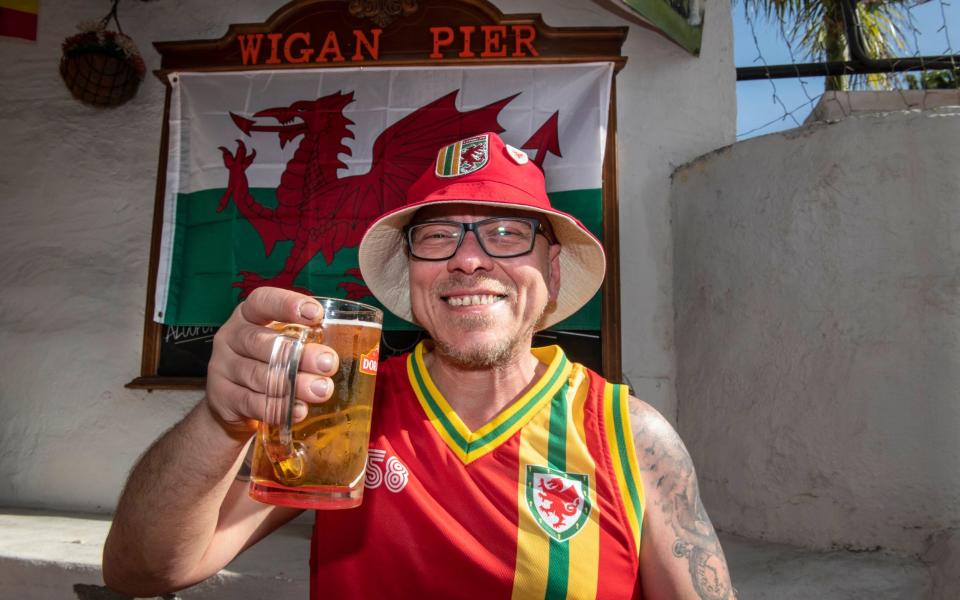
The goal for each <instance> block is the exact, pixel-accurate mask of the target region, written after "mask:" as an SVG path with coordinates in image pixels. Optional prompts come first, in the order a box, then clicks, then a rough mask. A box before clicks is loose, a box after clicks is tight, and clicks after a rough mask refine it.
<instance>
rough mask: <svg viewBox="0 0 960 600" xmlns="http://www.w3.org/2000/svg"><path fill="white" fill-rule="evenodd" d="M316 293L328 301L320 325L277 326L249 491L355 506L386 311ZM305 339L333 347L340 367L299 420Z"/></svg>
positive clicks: (286, 500)
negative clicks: (296, 406) (323, 396)
mask: <svg viewBox="0 0 960 600" xmlns="http://www.w3.org/2000/svg"><path fill="white" fill-rule="evenodd" d="M314 299H315V300H317V301H318V302H319V303H320V304H321V306H323V322H322V323H321V324H320V325H318V326H306V325H297V324H291V323H273V324H272V325H271V327H272V328H273V329H275V330H277V331H278V335H277V339H276V341H275V342H274V345H273V353H272V355H271V357H270V366H269V368H268V372H267V386H266V396H267V413H266V418H265V419H264V420H263V421H262V422H261V423H260V428H259V431H258V433H257V436H256V439H255V441H254V450H253V463H252V465H251V472H250V496H251V497H252V498H253V499H254V500H258V501H260V502H266V503H269V504H279V505H282V506H294V507H297V508H312V509H334V508H352V507H355V506H359V505H360V502H361V501H362V500H363V479H364V472H365V469H366V463H367V444H368V443H369V440H370V416H371V409H372V407H373V390H374V385H375V383H376V377H377V364H378V362H379V358H380V333H381V329H382V323H383V312H382V311H380V310H379V309H376V308H374V307H372V306H368V305H366V304H361V303H359V302H351V301H349V300H339V299H336V298H319V297H318V298H314ZM307 343H322V344H325V345H327V346H329V347H331V348H333V349H334V350H335V351H336V352H337V354H338V355H339V356H340V368H339V369H338V370H337V372H336V374H334V375H333V377H332V379H333V386H334V390H333V396H331V397H330V399H329V400H327V401H326V402H322V403H319V404H314V403H309V404H307V407H308V409H307V410H308V412H307V417H306V418H305V419H303V420H302V421H300V422H299V423H293V403H294V399H295V397H296V377H297V371H298V369H299V365H300V355H301V353H302V352H303V347H304V344H307Z"/></svg>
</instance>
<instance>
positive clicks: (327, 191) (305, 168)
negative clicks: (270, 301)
mask: <svg viewBox="0 0 960 600" xmlns="http://www.w3.org/2000/svg"><path fill="white" fill-rule="evenodd" d="M457 94H458V91H456V90H455V91H453V92H451V93H449V94H447V95H445V96H442V97H440V98H438V99H436V100H434V101H433V102H431V103H429V104H427V105H426V106H423V107H421V108H419V109H417V110H416V111H414V112H412V113H411V114H409V115H407V116H406V117H404V118H402V119H400V120H399V121H397V122H396V123H394V124H393V125H391V126H389V127H387V128H386V129H385V130H384V131H383V132H382V133H381V134H380V135H379V136H378V137H377V139H376V140H375V142H374V144H373V153H372V164H371V168H370V171H369V172H367V173H365V174H360V175H351V176H348V177H343V178H339V177H338V176H337V171H338V170H339V169H345V168H346V167H347V165H346V164H345V163H344V162H343V161H342V160H340V158H339V157H340V155H341V154H342V155H346V156H350V155H351V150H350V148H349V147H347V146H346V145H345V144H344V143H343V141H344V140H345V139H352V138H353V137H354V135H353V132H351V131H350V130H349V129H348V126H350V125H352V124H353V121H351V120H350V119H348V118H347V117H346V116H344V114H343V111H344V109H345V108H346V106H347V105H348V104H350V103H351V102H353V92H349V93H342V92H337V93H334V94H330V95H327V96H323V97H320V98H317V99H316V100H301V101H297V102H294V103H293V104H291V105H290V106H285V107H278V108H268V109H265V110H261V111H259V112H257V113H256V114H254V115H252V116H253V119H248V118H245V117H242V116H239V115H236V114H234V113H231V114H230V116H231V117H232V119H233V122H234V123H235V124H236V125H237V127H238V128H239V129H240V130H241V131H242V132H243V133H244V134H245V135H247V136H250V135H251V134H252V133H254V132H267V133H276V134H277V136H278V138H279V142H280V147H281V148H283V147H284V146H285V145H286V144H288V143H290V142H292V141H293V140H294V139H296V138H297V137H301V136H302V139H301V140H300V142H299V145H298V146H297V149H296V151H295V152H294V155H293V157H292V158H291V159H290V161H289V162H288V163H287V165H286V168H285V169H284V171H283V174H282V176H281V178H280V185H279V187H278V188H277V191H276V198H277V205H276V207H275V208H270V207H267V206H264V205H263V204H260V203H259V202H257V201H256V200H255V199H254V198H253V197H252V196H251V194H250V191H249V183H248V180H247V176H246V170H247V169H248V168H249V167H250V165H252V164H253V162H254V160H255V158H256V150H252V151H250V152H248V150H247V146H246V144H244V142H243V141H241V140H237V148H236V151H235V152H231V151H230V150H229V149H227V148H226V147H223V146H221V147H220V151H221V152H222V153H223V164H224V166H225V167H226V168H227V170H228V172H229V181H228V184H227V189H226V191H225V192H224V194H223V196H222V197H221V199H220V204H219V206H218V208H217V211H218V212H221V211H223V210H224V209H225V208H226V207H227V205H228V203H229V202H230V200H231V199H232V200H233V201H234V203H235V204H236V206H237V209H238V211H239V212H240V214H241V215H242V216H243V217H244V218H246V219H247V220H248V221H249V222H250V224H251V225H253V227H254V228H255V229H256V231H257V233H258V234H259V236H260V238H261V240H262V242H263V247H264V250H265V252H266V254H267V255H268V256H269V255H270V254H271V253H272V252H273V249H274V246H275V245H276V243H277V242H279V241H283V240H292V241H293V246H292V249H291V251H290V255H289V256H288V257H287V259H286V262H285V264H284V266H283V269H282V270H281V271H280V272H279V273H277V274H276V275H273V276H272V277H264V276H263V275H261V274H258V273H254V272H251V271H243V272H241V273H240V275H241V278H242V279H241V280H240V281H238V282H236V283H234V286H235V287H238V288H240V298H245V297H246V296H247V295H248V294H249V293H250V292H252V291H253V290H254V289H256V288H258V287H260V286H268V285H269V286H275V287H282V288H287V289H297V290H298V291H301V292H304V293H310V291H309V290H303V289H298V288H297V287H296V286H295V285H294V280H295V279H296V277H297V275H298V274H299V273H300V271H301V270H303V268H304V267H305V266H306V265H307V263H308V262H310V260H311V259H312V258H313V257H314V256H316V255H317V254H318V253H322V254H323V257H324V259H325V260H326V262H327V264H328V265H329V264H331V262H332V261H333V257H334V255H335V254H336V253H337V251H339V250H340V249H341V248H349V247H355V246H357V245H358V244H359V243H360V239H361V238H362V237H363V233H364V231H366V229H367V226H368V225H369V224H370V223H371V222H372V221H373V220H374V219H376V218H377V217H378V216H380V215H381V214H383V213H385V212H387V211H389V210H391V209H394V208H397V207H399V206H401V205H402V204H403V203H404V200H405V196H406V192H407V188H408V187H409V186H410V185H411V184H412V183H413V182H414V181H415V180H416V179H417V177H419V176H420V174H422V173H423V171H424V170H425V169H426V168H427V167H428V166H429V165H430V164H432V163H433V161H434V159H435V157H436V152H437V150H438V149H439V148H441V147H442V146H445V145H447V144H450V143H453V142H455V141H456V140H458V139H462V138H465V137H468V136H472V135H477V134H480V133H483V132H486V131H493V132H497V133H500V132H502V131H503V128H502V127H500V125H499V123H498V122H497V117H498V116H499V114H500V111H501V110H502V109H503V108H504V107H505V106H506V105H507V104H509V103H510V101H511V100H513V99H514V98H515V97H516V96H517V95H518V94H514V95H512V96H508V97H505V98H501V99H500V100H497V101H495V102H493V103H491V104H488V105H486V106H483V107H480V108H477V109H474V110H468V111H461V110H459V109H458V108H457V107H456V105H455V101H456V97H457ZM256 119H274V120H276V121H277V123H278V124H276V125H273V124H269V125H263V124H259V122H258V121H257V120H256ZM522 147H523V148H527V149H533V150H536V151H537V155H536V158H534V159H533V162H535V163H536V164H537V165H538V166H541V168H542V164H543V160H544V158H546V155H547V153H548V152H549V153H552V154H555V155H557V156H559V155H560V148H559V144H558V132H557V113H554V114H553V115H552V116H551V117H550V118H549V119H547V121H546V122H545V123H544V125H543V126H542V127H541V128H540V129H539V130H538V131H537V132H536V133H534V134H533V135H532V136H531V137H530V139H529V140H528V141H527V142H526V143H524V144H523V146H522ZM345 275H346V276H347V277H352V278H356V279H359V280H361V281H362V279H361V277H360V273H359V270H358V269H350V270H349V271H348V272H347V273H345ZM338 287H341V288H343V289H344V290H345V291H346V292H347V297H348V298H362V297H364V296H368V295H370V292H369V290H368V289H367V287H366V286H365V285H363V284H362V283H356V282H353V281H344V282H341V283H340V284H338Z"/></svg>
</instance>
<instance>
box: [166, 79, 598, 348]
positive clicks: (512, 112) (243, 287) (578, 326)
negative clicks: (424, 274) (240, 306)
mask: <svg viewBox="0 0 960 600" xmlns="http://www.w3.org/2000/svg"><path fill="white" fill-rule="evenodd" d="M612 75H613V67H612V65H611V64H609V63H589V64H571V65H543V66H497V67H484V66H477V67H456V68H454V67H437V68H418V67H410V68H363V69H349V68H344V69H330V70H322V71H320V70H283V71H255V72H253V71H251V72H229V73H172V74H170V75H169V78H170V84H171V87H172V92H171V104H170V121H169V149H168V151H169V154H168V157H167V173H166V187H165V190H166V192H165V197H164V207H163V211H164V213H163V234H162V239H161V255H160V263H159V268H158V272H157V286H156V298H155V307H156V308H155V313H154V319H155V320H156V321H157V322H159V323H163V324H167V325H220V324H222V323H223V322H224V321H225V320H226V319H227V317H228V316H229V315H230V313H231V311H232V310H233V308H234V307H235V306H236V304H237V303H238V302H239V301H240V300H241V299H243V298H244V297H246V295H247V294H249V293H250V292H251V291H253V290H254V289H256V288H257V287H259V286H264V285H270V286H277V287H284V288H288V289H295V290H299V291H302V292H305V293H310V294H313V295H323V296H337V297H344V298H353V299H358V300H360V301H362V302H369V303H374V304H376V301H375V299H374V298H373V297H372V296H370V295H369V290H367V287H366V285H365V284H364V282H363V279H362V276H361V274H360V272H359V271H358V269H357V246H358V244H359V243H360V239H361V237H362V236H363V233H364V231H365V230H366V227H367V225H368V224H369V223H370V222H371V221H372V220H373V219H375V218H376V217H377V216H379V215H380V214H382V213H384V212H385V211H387V210H390V209H392V208H395V207H397V206H400V205H402V204H403V203H404V197H405V193H406V190H407V188H408V187H409V186H410V184H412V183H413V182H414V181H415V180H416V178H417V177H419V175H420V174H421V173H423V171H424V170H425V169H426V168H427V167H428V166H430V165H432V164H433V162H434V160H435V159H436V153H437V151H438V150H439V148H441V147H442V146H445V145H447V144H450V143H452V142H454V141H457V140H459V139H462V138H466V137H469V136H472V135H476V134H479V133H483V132H485V131H494V132H498V133H500V135H501V136H502V137H503V139H504V140H505V141H506V142H507V143H508V144H510V145H512V146H515V147H517V148H521V149H524V150H525V151H526V152H527V153H528V154H529V156H530V160H532V161H533V162H535V163H536V164H538V165H540V166H541V168H542V169H543V170H544V172H545V174H546V180H547V191H548V193H549V195H550V200H551V202H552V203H553V206H554V207H556V208H558V209H560V210H564V211H567V212H570V213H572V214H574V215H576V216H577V217H578V218H579V219H580V220H581V221H582V222H583V223H584V224H585V225H587V227H589V228H590V229H591V231H593V233H594V235H596V236H597V237H598V238H599V237H601V230H602V220H603V215H602V201H601V189H600V188H601V176H602V166H603V154H604V148H605V145H606V139H607V113H608V107H609V100H610V85H611V78H612ZM385 326H386V327H387V328H388V329H407V328H413V326H412V325H409V324H407V323H406V322H404V321H401V320H400V319H398V318H396V317H393V315H389V314H388V315H387V319H386V323H385ZM599 328H600V298H599V293H598V294H597V297H595V298H594V299H593V300H592V301H591V302H590V303H589V304H588V305H587V306H586V307H584V309H582V310H581V311H580V312H578V313H577V314H575V315H573V316H572V317H570V318H569V319H567V320H566V321H564V322H563V323H561V324H559V325H557V326H556V327H555V329H558V330H564V329H567V330H596V329H599Z"/></svg>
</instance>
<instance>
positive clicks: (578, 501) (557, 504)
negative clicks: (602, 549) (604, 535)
mask: <svg viewBox="0 0 960 600" xmlns="http://www.w3.org/2000/svg"><path fill="white" fill-rule="evenodd" d="M526 487H527V508H529V509H530V512H531V514H533V518H534V520H535V521H536V522H537V524H539V525H540V527H541V528H542V529H543V530H544V531H545V532H546V533H547V534H548V535H550V537H552V538H554V539H555V540H557V541H561V542H562V541H564V540H568V539H570V538H572V537H573V536H575V535H577V533H579V532H580V530H581V529H582V528H583V526H584V525H585V524H586V523H587V519H588V518H589V516H590V478H589V477H588V476H587V475H584V474H582V473H566V472H564V471H559V470H557V469H551V468H550V467H545V466H541V465H527V481H526Z"/></svg>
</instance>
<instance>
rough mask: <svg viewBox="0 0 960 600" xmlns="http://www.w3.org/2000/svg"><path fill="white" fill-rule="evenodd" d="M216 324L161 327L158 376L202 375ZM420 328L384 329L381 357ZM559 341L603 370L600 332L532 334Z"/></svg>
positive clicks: (542, 342) (408, 343) (405, 348)
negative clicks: (209, 325) (403, 329)
mask: <svg viewBox="0 0 960 600" xmlns="http://www.w3.org/2000/svg"><path fill="white" fill-rule="evenodd" d="M216 333H217V328H216V327H183V326H167V325H164V326H163V327H162V328H161V339H160V362H159V364H158V365H157V375H158V376H159V377H188V378H203V377H206V376H207V363H208V362H209V361H210V354H211V353H212V352H213V336H214V335H215V334H216ZM427 337H428V336H427V334H426V332H423V331H385V332H384V334H383V339H382V340H381V343H380V356H381V358H386V357H388V356H395V355H398V354H403V353H404V352H409V351H411V350H413V347H414V346H416V345H417V342H419V341H420V340H422V339H424V338H427ZM551 344H559V345H560V347H561V348H563V351H564V352H565V353H566V354H567V357H568V358H570V359H571V360H573V361H575V362H578V363H581V364H583V365H585V366H587V367H589V368H591V369H593V370H594V371H597V372H600V371H601V370H602V364H601V356H602V348H601V345H600V332H599V331H551V330H547V331H541V332H540V333H538V334H537V335H535V336H534V339H533V345H534V346H548V345H551Z"/></svg>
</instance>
